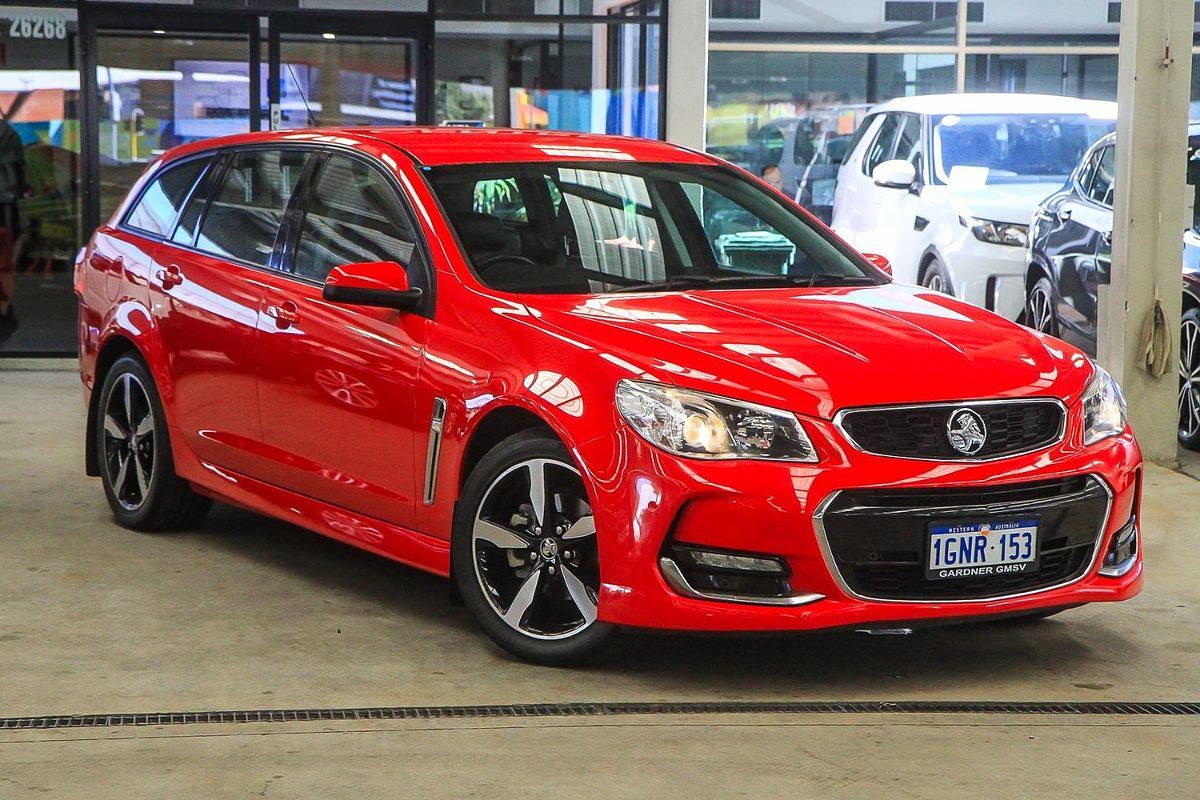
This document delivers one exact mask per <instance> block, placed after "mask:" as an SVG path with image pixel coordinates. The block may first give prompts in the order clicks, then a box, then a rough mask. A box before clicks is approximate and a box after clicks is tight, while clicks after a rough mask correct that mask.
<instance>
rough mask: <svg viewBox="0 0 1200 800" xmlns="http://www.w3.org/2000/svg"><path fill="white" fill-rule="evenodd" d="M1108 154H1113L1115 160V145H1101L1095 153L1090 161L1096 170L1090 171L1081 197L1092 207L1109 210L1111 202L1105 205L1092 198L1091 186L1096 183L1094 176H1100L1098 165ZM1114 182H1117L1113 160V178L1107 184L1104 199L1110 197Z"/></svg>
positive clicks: (1101, 201)
mask: <svg viewBox="0 0 1200 800" xmlns="http://www.w3.org/2000/svg"><path fill="white" fill-rule="evenodd" d="M1110 152H1111V153H1113V158H1114V159H1115V158H1116V145H1115V144H1106V145H1103V146H1102V147H1100V149H1099V150H1097V151H1096V153H1095V156H1094V158H1093V159H1092V161H1093V162H1094V163H1095V167H1096V168H1095V169H1094V170H1092V174H1091V175H1090V176H1088V182H1087V186H1085V187H1083V197H1084V199H1086V200H1087V201H1088V202H1089V203H1091V204H1092V205H1095V206H1099V207H1100V208H1104V209H1110V210H1111V209H1112V203H1111V202H1109V203H1105V202H1104V201H1103V200H1097V199H1096V198H1095V197H1094V196H1092V186H1093V185H1094V184H1095V183H1096V176H1097V175H1099V174H1100V165H1101V164H1102V163H1103V161H1104V156H1105V155H1107V154H1108V153H1110ZM1116 182H1117V175H1116V161H1115V160H1114V161H1113V176H1112V180H1111V181H1110V182H1109V184H1108V188H1107V189H1106V190H1105V192H1104V196H1105V197H1111V196H1112V194H1113V188H1114V185H1115V184H1116Z"/></svg>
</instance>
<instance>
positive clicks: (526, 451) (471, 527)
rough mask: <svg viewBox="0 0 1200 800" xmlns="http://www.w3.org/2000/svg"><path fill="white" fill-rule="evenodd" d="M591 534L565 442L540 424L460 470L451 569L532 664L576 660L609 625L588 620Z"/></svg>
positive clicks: (600, 645) (506, 643)
mask: <svg viewBox="0 0 1200 800" xmlns="http://www.w3.org/2000/svg"><path fill="white" fill-rule="evenodd" d="M535 478H536V480H535ZM537 486H541V487H542V489H541V490H540V491H539V490H537V488H536V487H537ZM539 496H540V498H542V499H541V502H540V503H539V502H538V497H539ZM539 507H540V509H541V511H540V513H539V512H538V510H537V508H539ZM560 509H561V510H560ZM551 526H553V528H552V529H551ZM551 530H552V531H553V532H550V531H551ZM547 533H549V535H547ZM596 538H597V537H596V532H595V523H594V522H593V521H592V514H591V506H590V504H589V502H588V498H587V490H586V487H585V486H584V484H583V479H582V478H581V477H580V475H579V470H578V468H577V467H576V466H575V463H574V462H573V461H572V459H571V455H570V453H569V452H567V448H566V447H564V446H563V444H562V442H560V441H559V440H558V439H556V438H554V437H553V436H551V435H550V434H549V433H547V432H523V433H519V434H516V435H514V436H510V437H509V438H507V439H505V440H504V441H502V442H500V444H498V445H496V447H494V448H493V449H492V450H491V451H490V452H488V454H487V455H485V456H484V457H483V459H481V460H480V462H479V464H478V465H477V466H476V467H475V468H474V469H473V470H472V471H471V474H470V475H469V476H468V477H467V481H466V484H465V486H464V487H463V494H462V497H461V498H460V499H459V502H458V506H457V508H456V510H455V517H454V531H453V540H452V542H451V549H452V552H451V560H452V566H451V569H452V572H453V575H454V580H455V583H456V585H457V587H458V590H459V593H460V594H461V595H462V598H463V603H464V604H465V605H466V606H467V609H468V610H470V612H471V614H472V615H473V616H474V617H475V619H476V620H477V621H478V622H479V625H480V626H481V627H482V628H483V630H484V632H485V633H487V635H488V636H489V637H491V639H492V641H494V642H495V643H496V644H498V645H500V647H502V648H504V649H505V650H507V651H508V652H510V653H512V654H513V655H515V656H518V657H520V658H523V659H526V660H528V661H533V662H536V663H539V664H548V665H556V666H557V665H566V664H574V663H579V662H582V661H585V660H590V659H592V658H594V657H595V656H596V655H597V654H598V653H599V652H600V651H601V650H603V649H605V648H606V647H607V646H608V645H609V644H610V643H611V640H612V639H613V636H614V634H615V633H616V629H615V628H614V627H613V626H611V625H608V624H605V623H603V622H599V621H598V620H597V619H596V603H597V601H598V599H599V592H600V561H599V552H598V549H597V543H596Z"/></svg>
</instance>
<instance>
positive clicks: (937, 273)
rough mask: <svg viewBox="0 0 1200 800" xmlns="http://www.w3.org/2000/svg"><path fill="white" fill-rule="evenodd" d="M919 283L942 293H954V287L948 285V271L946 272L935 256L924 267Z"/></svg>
mask: <svg viewBox="0 0 1200 800" xmlns="http://www.w3.org/2000/svg"><path fill="white" fill-rule="evenodd" d="M921 285H922V286H924V287H925V288H926V289H932V290H933V291H935V292H941V293H942V294H950V295H952V294H954V289H953V288H952V287H951V286H950V273H948V272H946V268H945V267H944V266H942V262H940V261H938V260H937V259H936V258H935V259H934V260H933V261H930V262H929V264H928V266H926V267H925V274H924V275H922V276H921Z"/></svg>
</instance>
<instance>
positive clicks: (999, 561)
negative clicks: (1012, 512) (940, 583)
mask: <svg viewBox="0 0 1200 800" xmlns="http://www.w3.org/2000/svg"><path fill="white" fill-rule="evenodd" d="M1037 555H1038V521H1037V520H1036V519H1017V520H990V521H987V522H953V523H946V524H941V523H935V524H933V525H931V526H930V528H929V561H928V565H927V568H926V570H925V577H926V578H927V579H929V580H943V579H946V578H986V577H989V576H997V575H1011V574H1013V573H1023V572H1035V571H1037V568H1038V563H1037Z"/></svg>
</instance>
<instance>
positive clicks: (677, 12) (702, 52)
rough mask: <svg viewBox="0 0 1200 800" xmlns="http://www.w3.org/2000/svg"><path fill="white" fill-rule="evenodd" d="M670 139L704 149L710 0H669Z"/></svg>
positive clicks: (664, 85) (666, 82)
mask: <svg viewBox="0 0 1200 800" xmlns="http://www.w3.org/2000/svg"><path fill="white" fill-rule="evenodd" d="M666 5H667V74H666V80H664V81H663V82H662V88H663V89H665V90H666V92H667V141H670V142H674V143H675V144H678V145H682V146H684V147H691V148H693V149H695V150H703V149H704V116H705V113H704V112H705V109H706V107H707V105H708V0H668V2H667V4H666Z"/></svg>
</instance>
